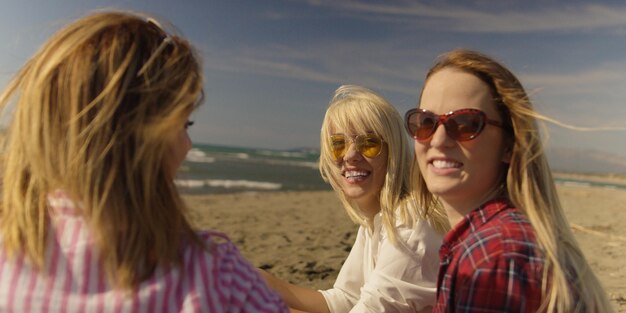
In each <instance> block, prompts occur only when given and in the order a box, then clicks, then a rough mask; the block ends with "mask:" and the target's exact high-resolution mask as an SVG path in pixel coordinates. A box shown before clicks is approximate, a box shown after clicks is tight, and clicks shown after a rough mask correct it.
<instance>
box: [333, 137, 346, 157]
mask: <svg viewBox="0 0 626 313" xmlns="http://www.w3.org/2000/svg"><path fill="white" fill-rule="evenodd" d="M330 149H331V152H332V154H333V159H335V160H339V159H341V158H342V157H343V155H344V154H346V137H345V136H343V135H332V136H330Z"/></svg>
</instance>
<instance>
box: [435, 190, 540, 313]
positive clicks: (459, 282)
mask: <svg viewBox="0 0 626 313" xmlns="http://www.w3.org/2000/svg"><path fill="white" fill-rule="evenodd" d="M439 257H440V260H441V264H440V268H439V278H438V281H437V286H438V288H437V303H436V305H435V308H434V312H438V313H442V312H490V313H493V312H536V311H537V309H538V308H539V307H540V305H541V301H542V292H541V282H542V271H543V264H544V257H543V255H542V254H541V252H540V250H539V247H538V244H537V240H536V239H535V231H534V230H533V227H532V226H531V224H530V222H529V221H528V219H527V218H526V216H524V215H523V214H522V213H521V212H520V211H519V210H517V209H516V208H514V207H512V205H511V204H510V202H509V201H508V200H506V199H496V200H492V201H490V202H487V203H486V204H484V205H483V206H481V207H480V208H478V209H476V210H474V211H472V212H470V213H469V214H468V215H466V216H465V218H464V219H463V220H462V221H461V222H459V224H457V225H456V226H455V227H454V228H453V229H452V230H451V231H450V232H448V234H446V236H445V237H444V240H443V245H442V246H441V249H440V250H439Z"/></svg>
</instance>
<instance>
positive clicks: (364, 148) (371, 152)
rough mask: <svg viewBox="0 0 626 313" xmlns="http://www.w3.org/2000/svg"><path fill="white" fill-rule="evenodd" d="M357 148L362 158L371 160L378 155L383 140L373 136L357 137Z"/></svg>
mask: <svg viewBox="0 0 626 313" xmlns="http://www.w3.org/2000/svg"><path fill="white" fill-rule="evenodd" d="M357 147H358V149H359V152H361V153H362V154H363V155H364V156H366V157H368V158H373V157H375V156H377V155H378V154H380V151H381V150H382V147H383V140H382V139H381V138H380V137H378V136H375V135H365V136H358V137H357Z"/></svg>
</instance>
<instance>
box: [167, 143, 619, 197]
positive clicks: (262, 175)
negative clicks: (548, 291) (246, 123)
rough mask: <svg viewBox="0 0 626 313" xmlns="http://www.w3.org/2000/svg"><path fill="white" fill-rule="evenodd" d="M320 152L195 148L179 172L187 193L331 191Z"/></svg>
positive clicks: (597, 184) (615, 185)
mask: <svg viewBox="0 0 626 313" xmlns="http://www.w3.org/2000/svg"><path fill="white" fill-rule="evenodd" d="M318 159H319V151H317V150H313V149H298V150H269V149H254V148H236V147H226V146H217V145H194V146H193V148H192V149H191V151H189V153H188V154H187V158H186V160H185V161H184V163H183V165H182V166H181V168H180V169H179V171H178V174H177V177H176V184H177V185H178V187H179V189H180V191H181V192H183V193H191V194H207V193H209V194H215V193H235V192H249V191H251V192H258V191H292V190H331V188H330V185H328V184H327V183H325V182H324V181H323V180H322V178H321V177H320V174H319V170H318V167H317V164H318ZM555 183H557V184H562V185H576V186H587V187H602V188H611V189H626V185H624V184H619V183H605V182H595V181H591V180H589V181H588V180H584V179H569V178H567V179H565V178H557V179H556V180H555Z"/></svg>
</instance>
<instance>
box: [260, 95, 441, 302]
mask: <svg viewBox="0 0 626 313" xmlns="http://www.w3.org/2000/svg"><path fill="white" fill-rule="evenodd" d="M320 139H321V140H320V141H321V153H320V171H321V174H322V177H323V178H324V179H325V180H326V181H327V182H329V183H330V184H331V185H332V187H333V189H334V190H335V191H336V193H337V195H338V196H339V198H340V199H341V201H342V203H343V205H344V207H345V209H346V211H347V213H348V215H349V216H350V217H351V218H352V220H354V221H355V222H356V223H358V224H359V225H360V227H359V231H358V234H357V238H356V241H355V243H354V245H353V247H352V250H351V251H350V255H349V256H348V259H347V260H346V261H345V263H344V264H343V266H342V268H341V271H340V272H339V276H338V277H337V280H336V282H335V284H334V286H333V288H332V289H329V290H319V291H318V290H313V289H309V288H305V287H300V286H296V285H293V284H290V283H288V282H286V281H283V280H280V279H279V278H276V277H274V276H272V275H270V274H267V273H265V272H263V274H264V276H265V278H266V280H267V281H268V283H269V285H270V286H271V287H272V288H274V289H275V290H277V291H278V292H279V293H280V294H281V296H282V297H283V300H285V302H287V304H288V305H289V306H290V307H291V308H292V309H293V311H295V312H297V311H298V310H301V311H307V312H333V313H336V312H430V310H431V309H432V306H433V304H434V302H435V293H436V283H437V271H438V267H439V261H438V250H439V246H440V244H441V239H442V234H443V233H444V232H445V229H446V228H447V227H448V224H447V220H446V218H445V215H443V214H442V213H441V212H437V211H434V212H431V213H430V214H429V215H428V216H425V214H424V212H423V211H422V210H420V208H418V207H417V206H416V205H415V197H414V196H413V194H412V188H411V183H410V180H411V176H412V175H411V168H410V167H411V163H412V162H411V161H412V157H413V156H412V152H411V151H412V149H411V147H410V146H409V143H408V140H407V138H406V136H405V132H404V129H403V122H402V117H401V116H400V114H399V113H398V112H397V110H396V109H395V108H394V107H393V106H392V105H390V104H389V103H388V102H387V101H386V100H385V99H384V98H382V97H381V96H379V95H377V94H376V93H374V92H373V91H371V90H369V89H366V88H363V87H359V86H353V85H346V86H341V87H339V89H337V90H336V91H335V94H334V96H333V98H332V100H331V101H330V105H329V107H328V110H327V111H326V116H325V117H324V122H323V124H322V129H321V138H320Z"/></svg>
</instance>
